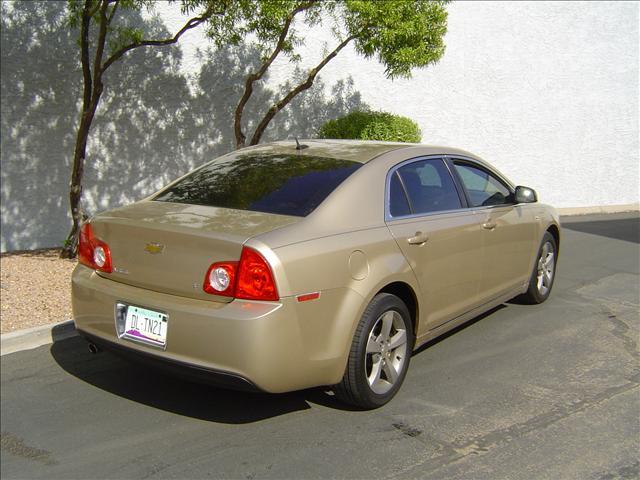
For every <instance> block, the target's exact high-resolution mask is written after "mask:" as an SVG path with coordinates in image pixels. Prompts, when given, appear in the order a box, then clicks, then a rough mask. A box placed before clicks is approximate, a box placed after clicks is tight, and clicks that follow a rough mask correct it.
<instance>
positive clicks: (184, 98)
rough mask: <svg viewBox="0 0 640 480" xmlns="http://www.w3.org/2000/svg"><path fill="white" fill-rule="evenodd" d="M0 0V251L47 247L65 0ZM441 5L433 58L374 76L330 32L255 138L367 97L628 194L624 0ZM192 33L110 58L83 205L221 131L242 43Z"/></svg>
mask: <svg viewBox="0 0 640 480" xmlns="http://www.w3.org/2000/svg"><path fill="white" fill-rule="evenodd" d="M12 5H14V4H12V3H8V2H2V4H1V5H0V6H1V8H2V16H1V18H0V19H1V20H2V29H0V30H1V31H0V34H1V37H2V48H1V49H0V50H1V53H2V69H1V79H2V99H1V102H0V109H1V113H2V132H1V134H0V144H1V145H0V159H1V168H0V179H1V185H2V188H1V192H2V202H1V204H0V210H1V219H2V228H1V231H0V233H1V238H0V250H2V251H6V250H16V249H30V248H38V247H50V246H59V245H60V244H61V243H62V241H63V240H64V238H65V237H66V234H67V232H68V229H69V226H70V218H69V214H68V184H69V175H70V161H71V154H72V150H73V145H74V141H75V129H76V128H77V118H78V108H79V98H80V92H81V73H80V69H79V62H78V58H77V55H78V53H77V45H76V37H75V35H76V33H74V32H70V31H69V29H68V27H67V24H66V22H65V21H64V8H65V3H64V2H19V3H16V4H15V5H16V7H15V10H16V11H17V14H15V15H14V14H13V13H15V12H13V11H14V7H13V6H12ZM157 10H158V12H159V16H158V18H157V20H159V22H160V23H159V24H156V23H154V22H155V20H154V19H153V18H152V17H151V16H149V15H147V17H146V21H147V24H146V27H145V28H153V29H155V32H156V34H158V35H163V36H164V35H165V34H167V33H168V32H175V31H176V30H177V29H178V28H179V27H180V26H182V24H183V23H184V20H185V19H184V17H182V16H181V15H180V12H179V8H178V7H177V6H176V5H170V4H167V3H164V2H159V3H158V8H157ZM448 10H449V29H448V34H447V36H446V39H445V43H446V45H447V50H446V53H445V55H444V57H443V58H442V60H441V61H440V62H439V63H438V64H437V65H435V66H432V67H429V68H428V69H425V70H421V71H417V72H415V74H414V76H413V78H412V79H409V80H396V81H390V80H387V79H385V77H384V71H383V67H382V66H381V65H379V64H378V63H377V62H376V61H373V60H365V59H363V58H361V57H359V56H358V55H356V54H355V52H354V51H353V49H351V48H347V49H345V50H343V51H342V52H341V53H340V55H339V56H338V57H337V58H335V59H334V60H333V61H332V62H331V63H330V64H329V65H328V66H327V67H326V68H325V69H324V70H323V71H322V72H321V75H320V78H319V81H317V82H316V86H314V88H313V89H312V90H310V91H308V92H306V93H305V94H304V95H303V96H301V97H300V98H299V99H298V100H296V102H294V103H293V104H292V105H291V106H290V107H288V109H285V111H283V112H282V113H280V114H278V116H276V118H275V119H274V121H273V122H272V125H271V126H270V128H269V130H268V131H267V135H266V136H265V138H266V139H268V138H282V137H291V136H294V135H296V136H304V135H310V134H311V133H312V132H313V131H314V129H316V128H317V127H319V126H320V124H321V123H322V122H323V121H325V120H326V119H328V118H332V117H334V116H336V115H339V114H343V113H346V111H349V110H350V109H352V108H355V107H357V106H359V105H360V106H362V105H368V106H369V107H370V108H373V109H381V110H387V111H390V112H394V113H398V114H401V115H405V116H408V117H410V118H412V119H414V120H416V121H417V122H418V123H419V125H420V127H421V129H422V132H423V143H429V144H441V145H450V146H456V147H461V148H464V149H467V150H469V151H472V152H474V153H476V154H479V155H480V156H482V157H484V158H485V159H486V160H488V161H490V162H492V163H493V164H494V165H496V166H497V167H498V168H499V169H500V170H502V171H503V172H504V173H505V174H506V175H507V176H509V177H510V178H511V179H512V180H513V181H514V182H516V183H519V184H524V185H529V186H532V187H534V188H535V189H536V190H538V193H539V196H540V198H541V200H542V201H545V202H548V203H551V204H554V205H556V206H558V207H594V206H597V207H600V206H612V205H626V204H634V203H635V204H637V202H638V201H639V199H640V191H639V190H640V187H639V179H640V152H639V145H638V144H639V131H638V111H639V109H640V100H639V98H640V97H639V77H638V75H639V73H638V69H639V48H640V36H639V23H640V20H639V10H640V3H638V2H453V3H451V4H450V5H449V6H448ZM135 21H141V20H140V19H137V20H135ZM162 24H164V27H165V28H166V30H167V31H166V32H164V34H163V33H162V32H160V33H158V32H159V29H161V28H162ZM305 37H306V41H307V43H306V46H305V47H304V48H303V49H302V51H301V55H302V58H303V61H302V63H301V65H300V66H301V67H303V68H304V67H309V66H311V65H313V64H315V63H317V61H318V60H319V59H320V54H321V52H322V49H323V46H325V44H326V46H328V47H329V48H331V47H332V44H333V43H332V38H331V35H330V33H329V30H328V29H325V30H323V29H321V28H316V29H313V30H310V31H306V32H305ZM209 45H210V44H209V42H208V41H207V40H206V39H205V38H204V37H203V35H202V33H201V32H200V31H198V30H194V31H190V32H188V33H187V34H185V35H184V37H183V38H182V39H181V41H180V43H179V44H178V46H176V47H168V48H163V49H137V50H136V51H134V52H131V53H130V54H128V56H127V58H126V59H124V60H123V61H122V62H119V63H118V64H117V65H114V66H113V68H112V69H110V71H109V73H108V84H107V88H106V90H105V95H104V97H103V101H102V103H101V105H100V107H99V109H98V112H97V115H96V119H95V121H94V125H93V127H92V136H91V138H90V141H89V153H88V160H87V165H86V170H85V180H84V203H83V205H84V207H85V209H86V211H87V212H88V213H89V214H93V213H96V212H97V211H100V210H104V209H107V208H113V207H116V206H119V205H121V204H124V203H129V202H131V201H134V200H136V199H138V198H141V197H143V196H145V195H147V194H149V193H151V192H152V191H153V190H154V189H155V188H157V187H158V186H160V185H162V184H164V183H166V182H167V181H169V180H170V179H172V178H175V177H177V176H179V175H181V174H183V173H185V172H186V171H188V170H189V169H191V168H193V167H194V166H196V165H199V164H200V163H202V162H204V161H206V160H208V159H210V158H212V157H215V156H217V155H219V154H221V153H224V152H225V151H229V150H230V149H232V148H233V135H232V131H231V122H232V112H233V109H234V108H235V104H236V102H237V99H238V98H239V96H240V89H241V85H242V79H243V71H244V70H245V69H246V68H247V65H249V64H250V62H252V61H255V57H252V55H251V52H250V50H248V49H247V48H245V47H241V48H240V49H239V50H238V51H234V52H229V51H216V52H213V53H212V54H210V55H209V56H207V55H205V56H199V55H197V49H198V48H201V49H202V48H206V47H207V46H209ZM238 55H240V56H238ZM292 70H293V69H292V66H291V65H290V64H289V63H288V62H287V61H286V60H284V59H283V60H281V61H278V62H276V63H275V64H274V65H273V68H272V69H271V71H270V74H269V78H268V80H267V82H266V85H261V86H258V87H259V88H258V92H257V93H258V95H256V96H257V97H258V98H259V100H257V101H254V102H253V104H250V107H251V108H250V109H249V110H250V111H248V112H247V117H248V118H250V119H253V120H255V118H257V113H256V112H257V111H260V110H263V109H264V108H265V106H266V105H267V103H268V102H269V101H270V100H269V98H273V96H274V95H275V93H274V92H275V90H276V89H277V87H278V85H279V84H281V83H283V82H285V81H287V80H288V79H290V78H291V74H292ZM343 80H347V81H346V82H342V83H341V81H343ZM349 81H352V83H349ZM198 82H200V84H198ZM263 86H264V87H266V88H261V87H263ZM337 87H338V88H337ZM334 89H335V90H334ZM334 91H337V92H339V95H338V96H337V97H335V96H334V95H333V93H332V92H334Z"/></svg>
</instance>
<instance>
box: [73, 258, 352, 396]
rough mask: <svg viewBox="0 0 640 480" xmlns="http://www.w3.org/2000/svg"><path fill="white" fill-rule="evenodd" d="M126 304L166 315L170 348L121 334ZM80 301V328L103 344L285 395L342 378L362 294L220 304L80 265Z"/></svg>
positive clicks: (76, 295) (76, 277) (76, 303)
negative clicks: (119, 313)
mask: <svg viewBox="0 0 640 480" xmlns="http://www.w3.org/2000/svg"><path fill="white" fill-rule="evenodd" d="M118 302H124V303H127V304H132V305H137V306H142V307H145V308H149V309H155V310H158V311H163V312H165V313H166V314H167V315H168V317H169V320H168V326H167V340H166V348H165V349H161V348H158V347H154V346H148V345H145V344H141V343H138V342H132V341H130V340H127V339H125V338H120V337H119V336H118V334H117V333H116V323H115V305H116V303H118ZM72 303H73V312H74V321H75V324H76V328H77V329H78V330H79V331H80V332H81V333H82V334H83V335H84V336H85V337H87V338H88V339H89V340H90V341H92V342H94V343H96V344H98V345H99V346H102V347H104V348H106V349H111V350H114V349H115V350H118V351H120V352H121V353H122V352H124V353H126V354H130V355H134V356H136V355H138V356H139V357H138V358H139V359H143V358H146V359H151V360H158V361H159V362H160V363H162V364H165V365H170V366H171V369H172V370H176V367H177V370H178V371H180V370H183V371H184V373H185V375H186V376H190V375H189V371H191V373H193V372H196V373H198V374H204V376H205V377H206V375H207V372H210V373H211V377H212V378H211V380H212V381H213V382H214V383H220V382H218V381H216V379H218V380H220V379H222V380H224V381H223V382H222V383H223V384H224V385H225V386H227V387H231V388H241V389H247V388H249V389H258V390H262V391H266V392H271V393H279V392H286V391H292V390H299V389H303V388H308V387H314V386H321V385H331V384H335V383H337V382H339V381H340V379H341V378H342V375H343V373H344V368H345V365H346V359H347V355H348V351H349V348H350V344H351V339H352V336H353V328H355V321H354V319H356V318H358V317H357V312H358V308H359V305H361V303H362V298H361V297H360V296H359V295H358V294H357V293H356V292H354V291H353V290H350V289H348V288H336V289H332V290H327V291H323V292H322V295H321V297H320V298H319V299H318V300H313V301H309V302H304V303H299V302H297V301H296V299H295V298H294V297H286V298H282V299H280V301H278V302H257V301H245V300H234V301H232V302H230V303H219V302H215V301H206V300H198V299H190V298H186V297H180V296H175V295H169V294H166V293H160V292H154V291H150V290H146V289H142V288H138V287H133V286H131V285H126V284H123V283H119V282H115V281H113V280H110V279H106V278H103V277H101V276H99V275H97V274H96V273H95V272H93V271H92V270H91V269H89V268H87V267H84V266H82V265H78V267H76V269H75V270H74V273H73V277H72ZM198 376H201V375H198Z"/></svg>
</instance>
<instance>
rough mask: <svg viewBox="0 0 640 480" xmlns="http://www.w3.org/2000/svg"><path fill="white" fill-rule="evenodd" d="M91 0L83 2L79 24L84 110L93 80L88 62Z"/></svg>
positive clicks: (87, 103)
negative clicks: (80, 22)
mask: <svg viewBox="0 0 640 480" xmlns="http://www.w3.org/2000/svg"><path fill="white" fill-rule="evenodd" d="M91 10H92V9H91V0H86V1H85V2H84V8H83V9H82V24H81V26H80V62H81V63H82V76H83V78H84V82H83V83H84V85H83V93H82V110H83V111H84V110H85V109H86V108H87V106H88V105H89V103H90V102H91V91H92V89H93V81H92V79H91V66H90V64H89V26H90V25H91V15H92V14H91Z"/></svg>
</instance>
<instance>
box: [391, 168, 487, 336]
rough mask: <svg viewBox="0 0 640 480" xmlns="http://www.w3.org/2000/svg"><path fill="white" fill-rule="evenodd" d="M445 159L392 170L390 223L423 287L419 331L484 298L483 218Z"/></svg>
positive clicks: (393, 233)
mask: <svg viewBox="0 0 640 480" xmlns="http://www.w3.org/2000/svg"><path fill="white" fill-rule="evenodd" d="M466 207H467V204H466V199H465V197H464V193H463V192H462V189H461V188H460V187H459V186H457V185H456V183H455V180H454V177H453V175H452V174H451V171H450V169H449V167H448V166H447V164H446V163H445V161H444V159H443V158H432V157H431V158H421V159H416V160H409V161H406V162H404V163H401V164H399V165H397V166H395V167H394V168H392V169H391V170H390V171H389V173H388V175H387V208H386V214H385V217H386V223H387V226H388V227H389V230H390V231H391V233H392V235H393V237H394V238H395V240H396V242H397V244H398V246H399V247H400V249H401V250H402V253H403V254H404V256H405V258H406V259H407V261H408V262H409V264H410V266H411V268H412V269H413V271H414V273H415V275H416V277H417V279H418V283H419V286H420V293H419V295H420V302H419V304H420V327H419V331H418V332H417V333H418V336H419V335H421V334H423V333H425V332H426V331H427V330H430V329H433V328H435V327H437V326H439V325H441V324H443V323H445V322H447V321H449V320H451V319H453V318H455V317H457V316H458V315H460V314H462V313H464V312H466V311H468V310H471V309H472V308H474V307H475V306H477V305H478V303H479V297H478V288H479V282H480V278H481V275H482V233H483V232H482V231H481V230H482V227H481V226H480V218H479V216H478V215H476V214H474V212H473V211H471V210H469V209H467V208H466Z"/></svg>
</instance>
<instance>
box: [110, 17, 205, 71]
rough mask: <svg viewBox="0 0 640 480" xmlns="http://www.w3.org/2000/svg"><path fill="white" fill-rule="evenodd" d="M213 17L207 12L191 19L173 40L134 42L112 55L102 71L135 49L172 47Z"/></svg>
mask: <svg viewBox="0 0 640 480" xmlns="http://www.w3.org/2000/svg"><path fill="white" fill-rule="evenodd" d="M211 15H213V13H210V12H205V13H203V14H202V15H201V16H199V17H194V18H192V19H190V20H189V21H188V22H187V23H185V24H184V26H183V27H182V28H181V29H180V30H178V32H177V33H176V34H175V35H174V36H173V37H171V38H166V39H164V40H141V41H140V42H133V43H130V44H129V45H125V46H124V47H122V48H121V49H120V50H118V51H116V52H115V53H114V54H113V55H111V57H109V59H108V60H107V61H106V62H105V63H104V65H103V67H102V71H103V72H104V71H105V70H106V69H107V68H109V67H110V66H111V65H112V64H113V63H114V62H116V61H118V60H119V59H120V57H122V56H123V55H124V54H125V53H127V52H128V51H129V50H133V49H134V48H138V47H150V46H157V47H159V46H165V45H171V44H174V43H176V42H177V41H178V40H180V37H181V36H182V34H183V33H185V32H186V31H187V30H191V29H192V28H195V27H197V26H198V25H200V24H201V23H202V22H204V21H206V20H207V19H209V18H210V17H211Z"/></svg>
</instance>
